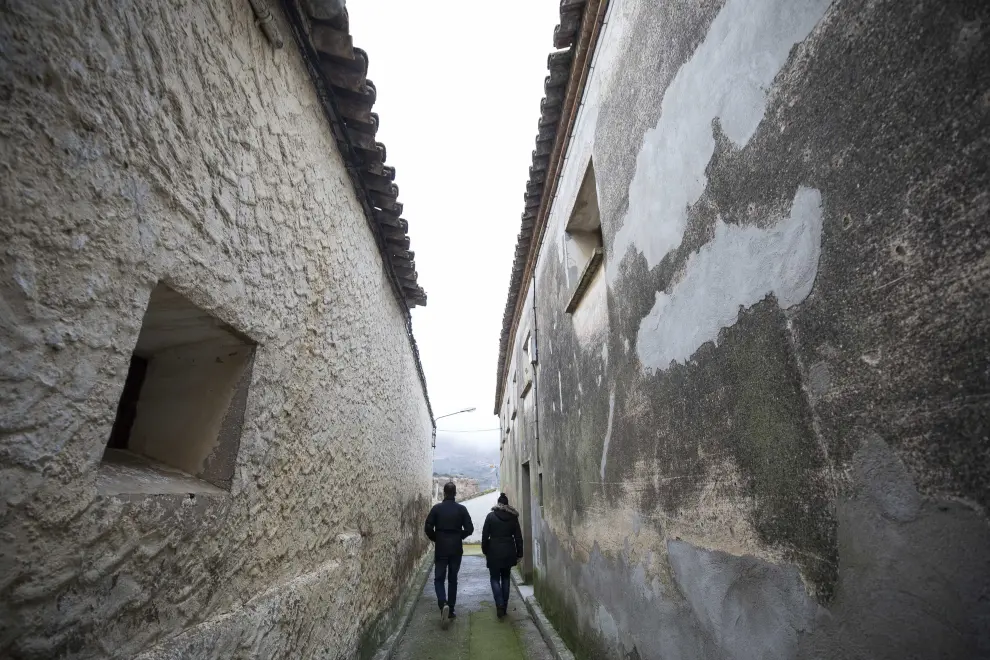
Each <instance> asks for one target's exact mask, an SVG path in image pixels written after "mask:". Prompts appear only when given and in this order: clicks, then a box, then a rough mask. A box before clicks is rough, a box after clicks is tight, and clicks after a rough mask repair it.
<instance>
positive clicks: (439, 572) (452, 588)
mask: <svg viewBox="0 0 990 660" xmlns="http://www.w3.org/2000/svg"><path fill="white" fill-rule="evenodd" d="M435 562H436V574H435V576H434V578H433V586H434V587H435V588H436V590H437V602H438V603H439V604H440V607H443V604H444V603H447V604H448V605H450V611H451V612H453V611H454V604H455V603H456V602H457V571H459V570H461V555H452V556H450V557H437V558H436V560H435ZM444 578H446V579H447V588H448V591H449V592H450V593H447V594H444V591H443V581H444Z"/></svg>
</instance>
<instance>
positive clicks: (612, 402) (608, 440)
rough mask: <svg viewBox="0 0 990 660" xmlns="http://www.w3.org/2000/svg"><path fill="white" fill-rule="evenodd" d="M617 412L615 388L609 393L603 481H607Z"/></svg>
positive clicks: (603, 451)
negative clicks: (607, 465) (606, 468)
mask: <svg viewBox="0 0 990 660" xmlns="http://www.w3.org/2000/svg"><path fill="white" fill-rule="evenodd" d="M614 414H615V388H614V387H613V388H612V391H611V392H609V394H608V428H607V429H606V431H605V445H604V446H603V447H602V471H601V475H602V481H605V464H606V463H607V462H608V445H609V443H611V442H612V418H613V415H614Z"/></svg>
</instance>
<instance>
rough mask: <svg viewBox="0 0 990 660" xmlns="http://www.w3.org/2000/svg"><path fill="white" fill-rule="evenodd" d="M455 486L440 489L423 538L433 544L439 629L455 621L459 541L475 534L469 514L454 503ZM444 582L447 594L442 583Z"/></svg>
mask: <svg viewBox="0 0 990 660" xmlns="http://www.w3.org/2000/svg"><path fill="white" fill-rule="evenodd" d="M456 495H457V486H455V485H454V483H453V482H447V483H446V484H444V486H443V502H440V503H439V504H434V505H433V508H432V509H431V510H430V515H428V516H427V517H426V525H425V528H426V535H427V536H428V537H430V540H431V541H433V544H434V564H435V566H436V574H435V575H434V580H433V586H434V587H435V588H436V590H437V604H439V605H440V626H441V627H443V628H446V627H447V624H448V623H449V621H450V619H455V618H457V615H456V614H455V613H454V605H455V604H456V603H457V571H459V570H460V568H461V557H462V556H464V545H463V544H462V541H463V540H464V539H466V538H467V537H469V536H471V535H472V534H473V533H474V525H473V524H472V523H471V514H469V513H468V510H467V507H465V506H464V505H463V504H458V503H457V502H455V501H454V497H455V496H456ZM444 578H446V580H447V589H448V591H447V593H444V588H443V581H444Z"/></svg>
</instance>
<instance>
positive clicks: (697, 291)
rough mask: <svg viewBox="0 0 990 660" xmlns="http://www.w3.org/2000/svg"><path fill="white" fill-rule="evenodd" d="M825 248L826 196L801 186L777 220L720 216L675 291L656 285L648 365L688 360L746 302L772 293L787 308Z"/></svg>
mask: <svg viewBox="0 0 990 660" xmlns="http://www.w3.org/2000/svg"><path fill="white" fill-rule="evenodd" d="M821 251H822V197H821V193H820V192H818V191H817V190H815V189H814V188H804V187H801V188H798V191H797V193H796V194H795V195H794V201H793V203H792V205H791V213H790V216H789V217H787V218H785V219H783V220H780V221H779V222H778V223H777V224H776V225H774V226H773V227H769V228H767V229H760V228H758V227H752V226H739V225H729V224H726V223H725V222H723V221H722V220H721V219H719V220H717V224H716V226H715V238H714V239H713V240H712V241H711V242H709V243H707V244H706V245H704V246H702V248H701V249H700V250H698V252H696V253H695V254H692V255H691V257H690V258H689V259H688V262H687V265H686V267H685V271H686V272H685V275H684V277H683V279H682V280H681V281H679V282H677V284H675V285H674V287H673V290H672V291H671V293H669V294H668V293H665V292H663V291H659V292H657V295H656V302H655V303H654V304H653V309H651V310H650V313H649V314H647V315H646V318H644V319H643V320H642V321H641V322H640V324H639V332H638V333H637V335H636V351H637V353H638V355H639V360H640V362H641V363H642V365H643V369H644V370H645V371H646V372H647V373H652V372H653V371H655V370H657V369H660V370H663V369H666V368H667V367H668V366H670V363H671V362H681V363H683V362H685V361H687V360H688V359H689V358H690V357H691V356H692V355H693V354H694V352H695V351H697V350H698V349H699V348H700V347H701V346H702V344H704V343H705V342H709V341H716V339H717V338H718V333H719V331H720V330H721V329H722V328H727V327H729V326H731V325H733V324H735V322H736V319H737V318H738V316H739V308H740V307H750V306H752V305H754V304H756V303H757V302H759V301H760V300H762V299H763V298H765V297H766V296H767V295H768V294H771V293H772V294H774V295H775V296H776V297H777V303H778V304H779V305H780V306H781V308H783V309H787V308H788V307H792V306H794V305H797V304H798V303H800V302H801V301H803V300H804V299H805V298H807V297H808V294H810V293H811V288H812V286H813V285H814V283H815V277H816V275H817V274H818V259H819V257H820V256H821Z"/></svg>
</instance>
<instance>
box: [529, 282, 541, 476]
mask: <svg viewBox="0 0 990 660" xmlns="http://www.w3.org/2000/svg"><path fill="white" fill-rule="evenodd" d="M539 346H540V333H539V326H538V325H537V321H536V265H535V264H534V265H533V345H532V346H530V351H529V361H530V364H531V365H532V366H533V438H534V440H535V441H536V466H537V472H536V473H537V474H539V467H540V465H541V463H540V386H539V380H540V379H539V378H537V377H536V370H537V369H536V368H537V366H538V363H539V361H540V356H539V354H538V351H539Z"/></svg>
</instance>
